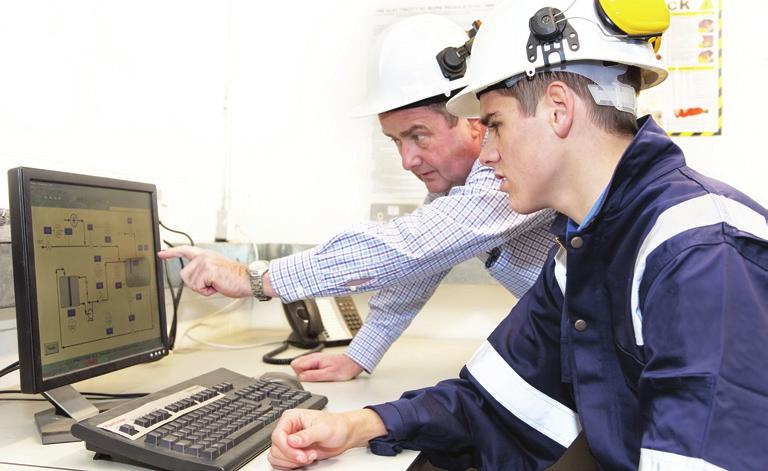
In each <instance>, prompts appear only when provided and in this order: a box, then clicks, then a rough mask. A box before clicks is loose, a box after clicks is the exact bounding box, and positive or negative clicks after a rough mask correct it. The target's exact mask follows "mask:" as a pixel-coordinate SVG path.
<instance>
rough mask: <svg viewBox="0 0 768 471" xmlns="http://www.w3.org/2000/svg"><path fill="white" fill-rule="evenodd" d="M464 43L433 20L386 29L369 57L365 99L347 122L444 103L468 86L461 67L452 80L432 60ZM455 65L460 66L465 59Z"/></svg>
mask: <svg viewBox="0 0 768 471" xmlns="http://www.w3.org/2000/svg"><path fill="white" fill-rule="evenodd" d="M467 39H468V36H467V32H466V31H464V30H463V29H462V28H460V27H459V26H458V25H456V24H455V23H453V22H452V21H451V20H449V19H447V18H443V17H441V16H437V15H418V16H412V17H409V18H406V19H404V20H401V21H398V22H397V23H394V24H392V25H390V26H389V27H387V28H386V29H385V30H384V31H383V32H382V33H381V34H380V35H379V36H378V38H377V39H376V42H375V45H374V48H373V52H372V55H371V61H370V64H369V70H368V96H367V98H366V100H365V103H363V104H362V105H360V106H359V107H357V108H355V109H354V110H352V113H351V114H352V116H368V115H375V114H379V113H384V112H387V111H391V110H394V109H397V108H400V107H403V106H407V105H411V104H414V103H417V102H421V101H422V100H427V99H429V98H433V97H439V96H441V95H442V96H444V97H445V101H447V100H448V97H449V96H450V94H451V92H453V91H455V90H458V89H460V88H462V87H464V86H465V85H466V84H467V81H466V79H465V78H463V75H464V68H463V67H459V71H458V73H457V74H454V75H453V77H454V79H453V80H451V79H450V78H446V76H445V75H444V74H443V71H442V70H441V66H440V64H439V63H438V60H437V55H438V54H440V53H441V51H443V50H445V49H446V48H447V47H459V46H462V45H463V44H464V43H465V42H466V41H467ZM459 59H460V60H459V61H458V62H461V65H463V64H464V61H465V60H466V57H463V58H459ZM436 101H439V100H436Z"/></svg>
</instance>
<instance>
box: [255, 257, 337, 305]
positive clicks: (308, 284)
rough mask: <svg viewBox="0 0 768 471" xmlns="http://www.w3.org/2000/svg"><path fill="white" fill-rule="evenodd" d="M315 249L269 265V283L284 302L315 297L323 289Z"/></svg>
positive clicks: (276, 260) (279, 259)
mask: <svg viewBox="0 0 768 471" xmlns="http://www.w3.org/2000/svg"><path fill="white" fill-rule="evenodd" d="M319 273H320V267H319V265H318V263H317V261H316V260H315V249H310V250H305V251H303V252H299V253H297V254H294V255H289V256H287V257H282V258H278V259H275V260H272V261H271V262H270V263H269V273H268V276H269V281H270V282H271V283H272V288H273V289H274V290H275V292H277V294H278V295H279V296H280V299H282V300H283V302H286V303H290V302H293V301H298V300H299V299H307V298H313V297H315V296H316V295H317V294H318V293H319V292H320V291H321V290H322V289H323V288H324V286H323V278H322V277H321V276H319V275H318V274H319Z"/></svg>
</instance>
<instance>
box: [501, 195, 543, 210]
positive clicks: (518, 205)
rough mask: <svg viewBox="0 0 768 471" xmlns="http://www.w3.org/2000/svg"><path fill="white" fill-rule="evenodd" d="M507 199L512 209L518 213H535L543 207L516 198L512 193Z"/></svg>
mask: <svg viewBox="0 0 768 471" xmlns="http://www.w3.org/2000/svg"><path fill="white" fill-rule="evenodd" d="M507 201H508V202H509V206H510V207H511V208H512V210H513V211H514V212H516V213H518V214H531V213H535V212H536V211H538V210H539V209H542V208H538V207H534V206H533V205H531V204H529V203H526V202H525V201H523V200H521V199H520V198H516V197H514V196H512V195H510V194H507Z"/></svg>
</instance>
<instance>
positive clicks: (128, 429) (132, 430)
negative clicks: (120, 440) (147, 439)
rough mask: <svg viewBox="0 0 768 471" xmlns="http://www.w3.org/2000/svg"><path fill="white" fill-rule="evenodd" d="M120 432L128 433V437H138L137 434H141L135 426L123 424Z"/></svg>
mask: <svg viewBox="0 0 768 471" xmlns="http://www.w3.org/2000/svg"><path fill="white" fill-rule="evenodd" d="M120 431H121V432H123V433H127V434H128V435H136V434H137V433H139V431H138V430H136V428H135V427H134V426H133V425H131V424H123V425H121V426H120Z"/></svg>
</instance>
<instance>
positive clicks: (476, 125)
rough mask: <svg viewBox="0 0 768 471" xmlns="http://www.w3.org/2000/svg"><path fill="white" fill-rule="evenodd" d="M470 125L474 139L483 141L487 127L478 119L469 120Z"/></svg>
mask: <svg viewBox="0 0 768 471" xmlns="http://www.w3.org/2000/svg"><path fill="white" fill-rule="evenodd" d="M467 123H469V130H470V133H471V135H472V139H478V138H480V139H482V137H483V135H484V134H485V126H483V125H482V123H481V122H480V120H479V119H478V118H467Z"/></svg>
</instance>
